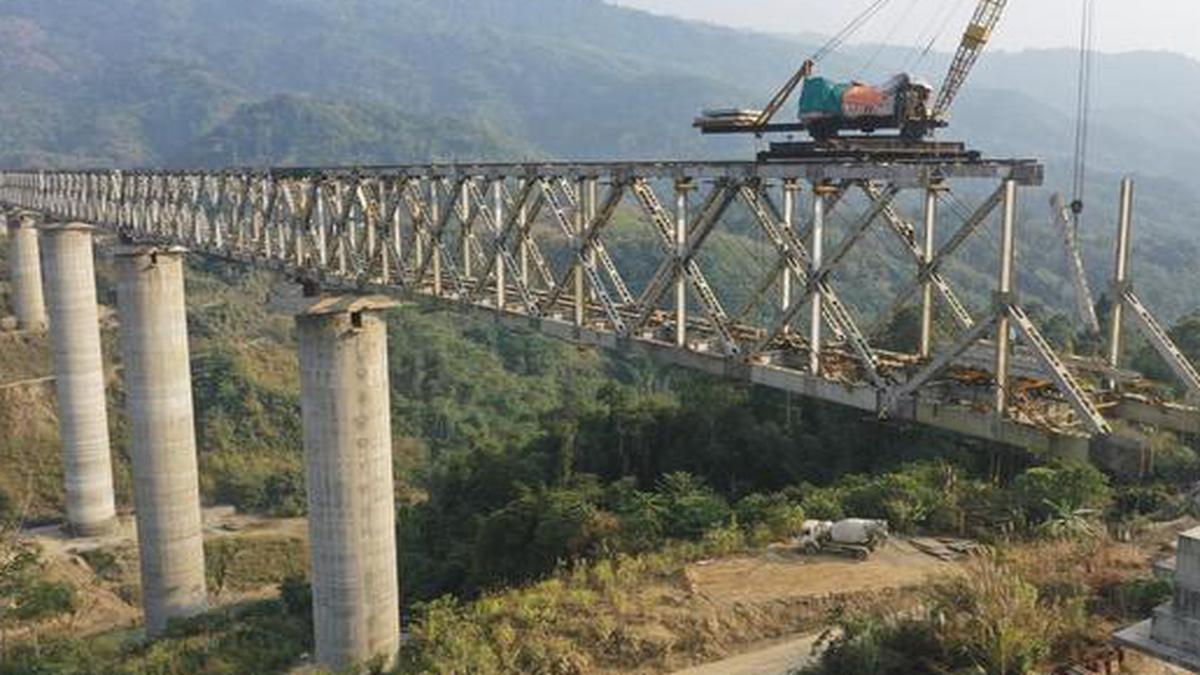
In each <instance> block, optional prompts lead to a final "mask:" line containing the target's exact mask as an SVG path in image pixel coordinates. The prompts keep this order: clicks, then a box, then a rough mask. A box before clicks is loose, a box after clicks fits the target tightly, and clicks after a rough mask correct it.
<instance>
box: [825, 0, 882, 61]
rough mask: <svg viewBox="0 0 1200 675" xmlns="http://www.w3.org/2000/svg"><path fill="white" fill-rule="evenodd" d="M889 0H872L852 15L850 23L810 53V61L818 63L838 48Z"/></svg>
mask: <svg viewBox="0 0 1200 675" xmlns="http://www.w3.org/2000/svg"><path fill="white" fill-rule="evenodd" d="M889 2H891V0H874V1H873V2H872V3H871V4H870V5H868V6H867V8H866V9H864V10H863V11H862V13H860V14H859V15H858V16H856V17H854V18H853V19H852V20H851V21H850V23H848V24H846V26H845V27H844V28H842V30H841V31H839V32H838V33H837V34H836V35H834V36H833V37H831V38H829V41H828V42H826V43H825V44H824V45H823V46H822V47H821V48H820V49H818V50H817V51H816V52H815V53H814V54H813V55H812V58H811V60H812V62H813V63H820V62H821V60H822V59H824V58H825V57H826V56H829V55H830V54H832V53H833V52H835V51H837V50H838V49H840V48H841V46H842V45H843V44H845V42H846V40H849V39H850V37H851V36H852V35H854V34H855V33H857V32H858V30H859V29H860V28H862V27H863V26H865V25H866V24H867V23H868V22H869V21H870V20H871V19H873V18H875V15H876V14H878V13H879V12H880V10H882V9H883V8H884V7H886V6H887V5H888V3H889Z"/></svg>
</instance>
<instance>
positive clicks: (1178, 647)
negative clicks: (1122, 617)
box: [1114, 527, 1200, 673]
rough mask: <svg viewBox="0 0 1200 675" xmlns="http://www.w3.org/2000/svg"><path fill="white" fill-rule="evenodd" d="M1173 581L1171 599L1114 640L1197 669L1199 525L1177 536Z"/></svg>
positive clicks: (1199, 635)
mask: <svg viewBox="0 0 1200 675" xmlns="http://www.w3.org/2000/svg"><path fill="white" fill-rule="evenodd" d="M1174 582H1175V589H1174V597H1173V598H1172V599H1171V601H1170V602H1167V603H1164V604H1163V605H1160V606H1159V607H1157V608H1155V610H1154V616H1153V617H1152V618H1150V619H1147V620H1146V621H1143V622H1142V623H1139V624H1136V625H1134V626H1130V627H1129V628H1126V629H1125V630H1123V631H1121V632H1119V633H1117V634H1116V636H1115V637H1114V639H1115V641H1116V642H1117V644H1120V645H1122V646H1125V647H1129V648H1131V649H1136V650H1137V651H1140V652H1143V653H1145V654H1148V655H1150V656H1153V657H1155V658H1157V659H1161V660H1163V661H1167V662H1168V663H1172V664H1174V665H1177V666H1180V667H1182V668H1185V669H1187V670H1189V671H1191V672H1194V673H1195V672H1200V527H1198V528H1193V529H1191V530H1188V531H1187V532H1184V533H1183V534H1180V535H1179V546H1178V553H1177V554H1176V558H1175V577H1174Z"/></svg>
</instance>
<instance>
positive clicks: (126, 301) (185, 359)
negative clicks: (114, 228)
mask: <svg viewBox="0 0 1200 675" xmlns="http://www.w3.org/2000/svg"><path fill="white" fill-rule="evenodd" d="M116 262H117V305H118V309H119V311H120V317H121V351H122V355H123V357H124V363H125V387H126V399H127V402H128V406H129V421H130V436H131V438H132V445H133V452H132V454H133V485H134V495H133V496H134V505H135V507H136V508H137V529H138V553H139V557H140V560H141V571H142V604H143V606H144V607H145V612H146V632H147V634H148V635H150V636H151V637H153V636H156V635H158V634H160V633H162V631H163V630H164V629H165V628H166V626H167V622H168V620H169V619H174V618H182V617H188V616H192V615H195V614H198V613H200V612H203V611H204V610H205V609H206V608H207V604H208V603H207V592H206V588H205V578H204V543H203V538H202V531H201V522H200V487H199V477H198V473H197V467H196V464H197V460H196V434H195V421H194V418H193V411H192V380H191V364H190V360H189V356H188V337H187V318H186V315H185V310H184V296H183V250H182V249H178V248H154V247H130V248H127V249H123V250H122V251H120V252H118V253H117V256H116Z"/></svg>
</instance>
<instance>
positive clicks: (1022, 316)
mask: <svg viewBox="0 0 1200 675" xmlns="http://www.w3.org/2000/svg"><path fill="white" fill-rule="evenodd" d="M1003 310H1004V311H1005V312H1007V314H1008V316H1009V318H1011V319H1012V321H1013V324H1014V325H1015V326H1016V327H1017V330H1018V331H1020V333H1021V335H1022V336H1024V338H1025V342H1026V344H1028V345H1029V347H1030V348H1032V349H1033V353H1034V355H1036V356H1037V357H1038V360H1039V361H1041V363H1042V367H1043V368H1045V369H1046V374H1048V375H1049V376H1050V378H1051V379H1052V380H1054V384H1055V385H1056V386H1057V387H1058V390H1059V392H1061V393H1062V395H1063V396H1065V397H1066V399H1067V403H1069V404H1070V405H1071V408H1072V409H1074V411H1075V414H1076V415H1077V416H1078V417H1079V419H1080V420H1081V421H1082V422H1083V423H1084V425H1085V426H1087V428H1088V430H1089V431H1091V432H1092V433H1094V434H1100V435H1102V436H1107V435H1109V434H1111V433H1112V427H1110V426H1109V424H1108V422H1107V421H1106V420H1105V419H1104V416H1103V415H1101V414H1100V411H1099V410H1097V409H1096V406H1095V405H1093V404H1092V401H1091V399H1089V398H1088V395H1087V392H1085V391H1084V390H1083V387H1081V386H1080V385H1079V381H1078V380H1076V379H1075V376H1074V375H1073V374H1071V371H1070V369H1068V368H1067V366H1066V364H1064V363H1063V362H1062V359H1060V358H1058V355H1057V354H1055V353H1054V348H1053V347H1051V346H1050V343H1049V342H1047V341H1046V338H1045V337H1043V336H1042V334H1041V332H1040V331H1039V330H1038V329H1037V326H1035V325H1034V324H1033V321H1031V320H1030V319H1029V315H1028V314H1026V313H1025V310H1024V309H1023V308H1021V306H1020V305H1015V304H1010V305H1008V306H1006V307H1004V308H1003Z"/></svg>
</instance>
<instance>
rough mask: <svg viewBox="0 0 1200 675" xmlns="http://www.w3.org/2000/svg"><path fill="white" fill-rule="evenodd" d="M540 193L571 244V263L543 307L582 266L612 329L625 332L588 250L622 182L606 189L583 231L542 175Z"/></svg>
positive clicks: (559, 294)
mask: <svg viewBox="0 0 1200 675" xmlns="http://www.w3.org/2000/svg"><path fill="white" fill-rule="evenodd" d="M541 185H542V194H543V195H545V197H546V203H547V204H549V205H550V211H551V212H552V213H553V214H554V219H555V221H556V222H558V226H559V228H560V229H561V230H562V231H563V234H565V235H566V237H567V240H568V241H569V242H570V243H571V246H572V248H574V252H573V256H572V260H571V265H570V268H569V269H568V270H567V273H566V275H565V276H563V277H562V278H560V279H559V281H558V283H557V284H556V285H555V287H554V289H553V290H552V291H551V293H550V296H549V297H548V298H547V299H546V300H545V302H544V305H545V306H546V307H552V306H554V303H556V302H558V300H559V298H560V297H562V294H563V293H564V292H565V290H566V288H567V287H568V286H567V281H568V280H569V279H570V278H571V275H572V274H574V273H575V271H576V270H577V269H580V268H582V269H583V271H584V274H586V275H587V277H588V282H589V283H590V284H591V285H592V289H593V290H594V291H595V293H596V299H597V300H599V301H600V305H601V306H602V307H603V309H604V314H605V316H607V317H608V320H609V322H610V323H611V324H612V326H613V330H614V331H616V332H617V334H619V335H626V334H628V329H627V327H626V325H625V320H624V319H623V318H621V315H620V313H619V312H618V311H617V307H616V305H615V304H614V303H613V301H612V297H611V296H610V295H609V294H608V289H607V288H606V287H605V285H604V282H603V281H602V280H601V279H600V274H599V272H597V270H596V266H595V265H594V264H592V260H591V256H590V255H588V252H589V251H590V250H591V246H592V242H593V241H594V240H595V239H596V238H597V237H599V236H600V232H601V231H602V230H603V229H604V226H605V225H607V224H608V221H609V220H610V219H611V218H612V214H613V213H614V212H615V211H616V209H617V206H619V205H620V203H621V199H622V198H623V197H624V194H625V185H624V184H623V183H621V182H614V183H613V184H612V185H611V186H610V187H609V191H608V196H607V197H606V198H605V200H604V204H603V205H602V206H601V207H600V208H599V209H597V211H596V216H595V218H594V219H593V220H592V221H591V222H590V223H587V224H586V225H585V227H584V229H583V231H582V232H576V231H575V228H574V227H573V226H572V224H571V218H570V215H569V214H568V213H567V209H566V207H564V205H563V203H562V201H561V200H560V199H559V198H558V195H557V194H556V192H555V189H554V185H553V184H552V183H551V182H550V181H549V180H548V179H542V181H541Z"/></svg>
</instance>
